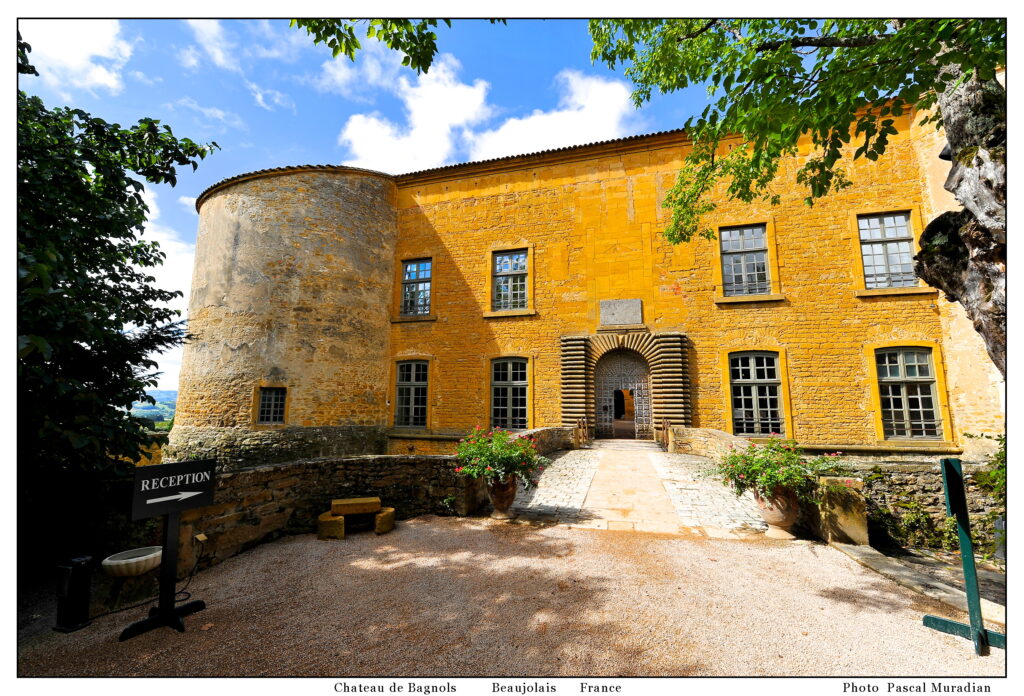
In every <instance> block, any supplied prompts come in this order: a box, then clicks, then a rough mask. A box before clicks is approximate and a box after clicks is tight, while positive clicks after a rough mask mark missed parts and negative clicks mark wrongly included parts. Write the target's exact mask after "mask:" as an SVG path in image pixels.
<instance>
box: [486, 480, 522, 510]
mask: <svg viewBox="0 0 1024 696" xmlns="http://www.w3.org/2000/svg"><path fill="white" fill-rule="evenodd" d="M516 485H517V482H516V477H515V476H513V475H512V474H509V475H508V476H507V477H505V479H504V480H499V479H488V480H487V498H488V499H489V500H490V501H491V505H492V506H494V512H492V513H491V519H495V520H510V519H512V518H513V517H514V516H515V515H513V514H512V513H511V512H509V508H510V507H512V501H513V500H515V499H516Z"/></svg>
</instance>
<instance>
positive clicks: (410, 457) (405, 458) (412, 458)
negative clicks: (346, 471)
mask: <svg viewBox="0 0 1024 696" xmlns="http://www.w3.org/2000/svg"><path fill="white" fill-rule="evenodd" d="M454 459H455V455H454V454H356V455H352V456H344V457H314V458H311V459H292V460H289V461H287V462H274V463H273V464H257V465H256V466H248V467H242V468H236V469H231V470H229V471H225V472H223V473H218V476H234V475H238V474H252V473H261V472H269V471H275V470H279V469H287V468H289V467H298V466H320V465H331V464H348V463H360V462H368V461H379V460H384V461H385V462H390V463H394V464H415V463H417V462H423V461H424V460H426V461H428V462H434V461H452V460H454Z"/></svg>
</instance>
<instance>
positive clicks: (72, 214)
mask: <svg viewBox="0 0 1024 696" xmlns="http://www.w3.org/2000/svg"><path fill="white" fill-rule="evenodd" d="M29 50H31V49H30V47H29V46H28V45H27V44H25V43H24V42H22V41H21V37H20V36H19V40H18V72H19V73H20V74H22V75H30V74H31V75H37V74H38V73H37V72H36V70H35V68H34V67H32V66H31V65H30V64H29V62H28V51H29ZM215 147H217V145H216V143H211V144H210V145H207V146H200V145H197V144H195V143H194V142H192V141H191V140H188V139H186V138H182V139H178V138H176V137H175V136H174V135H173V134H172V133H171V129H170V128H169V127H168V126H165V125H161V124H160V123H159V122H158V121H155V120H153V119H149V118H144V119H141V120H140V121H139V122H138V125H135V126H132V127H131V128H127V129H126V128H121V126H119V125H118V124H116V123H113V124H112V123H107V122H106V121H103V120H102V119H99V118H94V117H93V116H91V115H89V114H88V113H86V112H84V111H82V110H80V109H71V108H66V107H62V108H55V109H48V108H47V107H46V106H45V105H44V104H43V102H42V100H40V99H39V98H38V97H34V96H28V95H26V94H25V92H24V91H21V90H19V91H18V299H17V302H18V319H17V323H18V367H17V372H18V464H19V466H18V469H19V477H20V479H19V489H20V490H21V491H22V492H23V493H24V495H25V496H28V497H22V498H21V501H20V502H21V503H22V505H23V506H24V505H25V504H28V503H31V500H32V499H33V498H32V496H33V495H34V494H36V493H38V491H39V490H40V489H42V490H47V489H48V490H49V491H50V492H51V493H52V491H53V487H54V485H55V484H56V483H57V482H61V484H62V486H63V487H64V488H66V489H67V490H74V489H73V488H72V487H73V486H75V485H78V484H79V483H82V482H86V481H91V480H96V479H98V478H99V477H100V476H108V475H111V476H112V475H114V474H115V473H117V472H118V470H121V471H123V470H124V469H126V468H128V467H130V466H131V462H133V461H134V460H135V459H136V458H137V456H138V454H139V451H140V449H141V448H142V447H143V446H144V445H145V444H148V443H149V441H150V439H149V436H148V435H146V433H145V430H144V429H143V427H142V426H143V422H142V420H141V419H139V418H136V417H133V416H131V414H130V413H129V412H128V409H130V408H131V405H132V402H134V401H147V402H149V403H153V399H152V398H151V397H149V396H147V395H146V394H145V389H146V388H147V387H153V386H156V376H157V375H156V373H154V372H153V370H154V369H155V368H156V367H157V365H156V363H155V362H153V360H151V359H150V358H149V357H148V355H150V354H151V353H154V352H159V351H163V350H166V349H168V348H171V347H173V346H176V345H178V344H180V343H181V342H182V340H183V336H184V328H183V326H182V324H181V322H180V321H179V320H178V316H177V315H178V312H177V311H175V310H171V309H169V308H167V307H166V306H165V303H166V302H168V301H169V300H171V299H173V298H175V297H177V296H180V294H181V293H179V292H168V291H165V290H159V289H157V288H155V287H154V286H153V282H154V278H153V277H152V276H151V275H148V273H147V270H146V269H149V268H153V267H154V266H157V265H159V264H160V263H161V262H162V261H163V259H164V254H163V253H162V252H161V251H160V250H159V248H158V246H157V244H156V243H155V242H151V241H146V240H144V239H141V238H140V235H141V234H142V232H143V229H144V225H145V222H146V213H147V212H148V209H147V207H146V204H145V202H144V201H143V197H142V192H143V186H144V184H143V182H142V181H141V180H145V181H148V182H151V183H154V184H157V183H168V184H171V185H172V186H173V185H174V184H175V182H176V176H175V169H176V167H179V166H189V165H191V167H192V168H193V169H195V168H196V166H197V160H199V159H202V158H204V157H205V156H206V155H207V154H209V153H210V152H211V150H212V148H215ZM133 172H134V173H135V174H136V175H138V178H136V177H133V176H132V175H131V173H133ZM140 179H141V180H140ZM51 505H52V501H51ZM28 507H31V505H30V504H29V505H28Z"/></svg>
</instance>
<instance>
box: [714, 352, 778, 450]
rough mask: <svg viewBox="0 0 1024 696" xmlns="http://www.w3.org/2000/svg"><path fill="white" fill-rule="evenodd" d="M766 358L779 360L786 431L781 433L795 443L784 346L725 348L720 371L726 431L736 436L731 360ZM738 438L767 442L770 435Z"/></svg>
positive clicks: (720, 357) (751, 435)
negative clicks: (747, 356)
mask: <svg viewBox="0 0 1024 696" xmlns="http://www.w3.org/2000/svg"><path fill="white" fill-rule="evenodd" d="M757 353H760V354H765V353H772V354H774V355H776V356H777V358H776V368H777V371H778V377H779V379H778V382H779V408H780V409H781V410H782V425H783V431H782V433H780V434H781V435H783V436H784V437H785V438H786V439H789V440H792V439H796V432H797V431H796V429H795V428H794V425H793V402H792V399H791V396H790V389H789V360H788V356H787V351H786V349H785V348H783V347H782V346H776V345H767V344H740V345H736V346H730V347H728V348H723V349H722V351H721V353H720V355H719V369H720V374H721V379H722V397H723V400H722V403H723V405H724V412H723V415H724V420H725V427H724V428H723V430H724V431H725V432H727V433H730V434H735V423H734V422H733V412H732V370H731V360H730V359H731V357H732V356H735V355H738V354H757ZM737 437H742V438H745V439H747V440H750V441H752V442H764V441H766V440H767V439H768V438H769V437H770V435H768V434H764V435H757V434H740V435H737Z"/></svg>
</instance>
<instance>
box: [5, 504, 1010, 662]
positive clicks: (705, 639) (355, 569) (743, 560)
mask: <svg viewBox="0 0 1024 696" xmlns="http://www.w3.org/2000/svg"><path fill="white" fill-rule="evenodd" d="M189 590H190V591H191V592H192V593H193V597H195V598H198V599H204V600H206V602H207V604H208V607H209V608H208V609H207V610H206V611H203V612H200V613H198V614H195V615H193V616H190V617H188V618H187V619H186V624H187V626H188V631H187V632H186V633H184V634H178V633H176V632H174V631H172V630H171V629H167V628H163V629H159V630H157V631H154V632H151V633H148V634H145V635H143V636H140V637H137V638H134V639H132V640H130V641H127V642H125V643H118V642H117V636H118V634H119V632H120V631H121V629H122V628H124V626H126V625H127V624H128V623H130V622H131V621H133V620H135V619H136V618H140V617H141V616H142V613H141V610H138V609H136V610H133V611H129V612H123V613H121V614H117V615H113V616H106V617H103V618H100V619H98V620H97V621H95V622H94V623H93V625H91V626H89V627H88V628H86V629H84V630H81V631H78V632H76V633H71V634H61V633H55V632H52V631H46V632H44V633H41V634H38V635H35V636H32V637H30V638H28V639H25V640H23V641H21V642H20V643H19V645H18V674H19V675H20V676H30V675H54V676H56V675H60V676H72V675H136V676H142V675H145V676H157V675H164V676H169V675H206V676H214V675H230V676H262V675H289V676H300V675H319V676H346V675H350V676H394V675H402V676H549V675H550V676H582V675H590V676H596V675H604V676H619V675H621V676H633V675H662V676H686V675H695V676H697V675H700V676H705V675H734V676H742V675H751V676H755V675H756V676H763V675H820V676H854V675H876V676H882V675H899V676H912V675H932V676H940V675H961V676H975V675H992V676H997V675H1000V676H1001V675H1003V674H1004V672H1005V654H1004V653H1003V651H1001V650H993V651H992V655H991V656H988V657H983V658H979V657H976V656H975V655H974V652H973V650H972V647H971V644H970V643H969V642H968V641H966V640H961V639H959V638H954V637H952V636H949V635H945V634H942V633H938V632H936V631H932V630H930V629H927V628H925V627H924V626H922V625H921V616H922V614H925V613H935V614H940V615H944V616H950V615H951V612H950V611H949V610H948V609H946V608H945V607H944V606H943V605H939V604H936V603H933V602H930V601H929V600H927V599H926V598H924V597H922V596H920V595H917V594H915V593H913V592H910V591H908V590H905V589H903V588H901V587H899V586H897V585H896V584H894V583H892V582H890V581H888V580H886V579H884V578H882V577H881V576H879V575H877V574H875V573H873V572H871V571H869V570H867V569H865V568H863V567H861V566H859V565H858V564H857V563H855V562H854V561H852V560H850V559H849V558H847V557H846V556H844V555H843V554H841V553H839V552H838V551H835V550H834V549H831V548H829V547H827V546H824V545H821V544H816V543H812V542H779V541H771V540H764V539H751V540H745V541H738V540H718V539H708V538H703V537H696V536H694V537H693V538H688V537H685V536H667V535H658V534H642V533H637V532H614V531H596V530H587V529H574V528H568V527H565V526H561V525H548V526H541V525H535V524H508V523H501V522H495V521H491V520H487V519H459V518H440V517H431V516H426V517H419V518H416V519H412V520H408V521H405V522H401V523H399V525H398V527H397V528H396V529H395V531H394V532H392V533H391V534H388V535H385V536H379V537H378V536H374V535H373V534H369V533H364V534H354V535H352V536H350V537H349V538H348V539H346V540H344V541H332V542H326V541H317V540H316V537H315V536H313V535H303V536H296V537H289V538H286V539H282V540H279V541H277V542H274V543H271V544H265V545H263V546H260V547H258V548H256V549H254V550H252V551H250V552H247V553H244V554H241V555H239V556H236V557H234V558H231V559H229V560H227V561H226V562H224V563H223V564H221V565H219V566H216V567H214V568H211V569H209V570H206V571H204V572H202V573H200V574H199V575H198V576H197V577H196V578H195V580H193V582H192V585H191V587H190V588H189ZM953 613H955V612H953ZM953 618H955V619H957V620H961V621H962V620H965V617H963V616H953Z"/></svg>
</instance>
